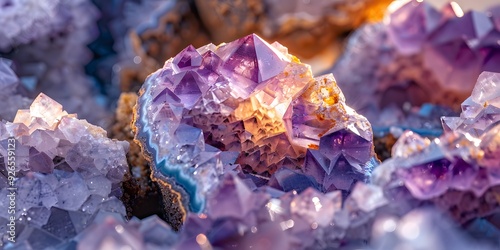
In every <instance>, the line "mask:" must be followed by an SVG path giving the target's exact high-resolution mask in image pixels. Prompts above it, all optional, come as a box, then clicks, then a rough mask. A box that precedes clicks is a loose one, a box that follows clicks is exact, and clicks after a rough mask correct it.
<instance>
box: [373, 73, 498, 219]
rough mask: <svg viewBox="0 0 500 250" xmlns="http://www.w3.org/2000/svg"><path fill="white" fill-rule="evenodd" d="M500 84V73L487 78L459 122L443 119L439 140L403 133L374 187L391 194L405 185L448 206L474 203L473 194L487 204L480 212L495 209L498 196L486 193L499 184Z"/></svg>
mask: <svg viewBox="0 0 500 250" xmlns="http://www.w3.org/2000/svg"><path fill="white" fill-rule="evenodd" d="M499 85H500V74H499V73H491V72H484V73H482V74H481V75H480V76H479V79H478V82H477V84H476V86H475V87H474V90H473V91H472V95H471V97H469V98H468V99H467V100H465V101H464V102H463V103H462V113H461V115H460V117H444V118H443V126H444V128H445V134H444V135H443V136H441V137H440V138H437V139H435V140H433V141H430V140H428V139H424V138H422V137H420V136H418V135H416V134H413V133H411V132H406V133H405V134H403V136H402V137H401V138H400V139H399V140H398V141H397V142H396V144H395V145H394V147H393V152H392V153H393V157H392V159H390V160H387V161H385V162H384V163H382V164H381V165H380V166H379V167H378V168H377V169H376V170H375V171H374V183H376V184H378V185H381V186H383V187H385V188H387V189H395V188H398V186H400V185H401V184H402V185H404V187H405V188H407V189H408V190H409V191H410V193H411V195H412V196H413V197H415V198H417V199H419V200H431V199H434V200H435V202H437V203H441V206H448V207H451V206H453V205H456V204H458V203H457V202H458V201H460V199H465V200H467V199H470V198H467V196H468V193H469V192H470V193H472V194H473V197H472V200H476V202H477V201H479V200H480V199H481V197H485V199H486V200H485V202H484V203H482V205H481V207H482V209H480V210H479V211H476V213H479V214H480V215H485V214H488V213H491V212H492V211H493V210H495V208H496V207H498V200H496V199H495V198H493V196H494V195H495V192H487V191H488V190H489V189H490V188H492V187H495V186H498V185H499V184H500V178H499V165H498V163H499V160H500V158H499V153H500V147H499V145H500V144H499V142H500V141H499V140H500V137H499V136H498V135H499V132H500V125H498V121H500V103H499V100H500V93H499V90H500V88H499V87H498V86H499ZM400 183H401V184H400ZM456 191H458V192H456ZM492 195H493V196H492ZM474 197H475V198H474ZM467 203H468V204H469V205H468V206H473V205H472V204H473V203H474V202H473V201H469V202H467ZM488 204H490V205H488ZM464 208H465V209H467V208H466V206H464ZM485 208H488V209H485ZM465 216H467V218H466V219H468V218H470V217H471V216H472V217H474V216H477V214H466V215H465Z"/></svg>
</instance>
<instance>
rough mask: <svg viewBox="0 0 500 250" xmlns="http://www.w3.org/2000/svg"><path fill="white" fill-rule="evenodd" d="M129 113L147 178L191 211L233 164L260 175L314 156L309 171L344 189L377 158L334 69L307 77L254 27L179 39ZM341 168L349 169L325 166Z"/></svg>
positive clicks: (296, 165)
mask: <svg viewBox="0 0 500 250" xmlns="http://www.w3.org/2000/svg"><path fill="white" fill-rule="evenodd" d="M136 112H137V114H136V117H135V126H136V139H138V140H140V141H141V143H142V146H143V149H144V151H145V152H146V153H147V155H148V156H149V157H150V159H151V162H152V165H153V171H152V172H153V174H152V175H153V177H154V178H155V179H156V180H159V181H161V182H162V183H168V185H173V186H174V189H176V190H177V191H178V192H181V193H182V196H183V199H185V203H184V204H189V207H190V209H191V210H192V211H196V212H201V211H203V208H204V206H205V196H206V193H208V192H209V191H210V190H211V188H212V187H213V186H215V185H217V183H218V179H219V176H220V175H221V174H222V173H223V172H224V166H226V165H230V164H232V163H237V164H240V165H241V167H242V168H243V169H244V170H245V172H246V173H249V174H253V175H254V176H256V177H258V178H261V179H264V180H265V179H268V178H269V177H270V175H272V174H273V173H274V172H276V170H278V169H279V168H281V167H282V166H285V165H286V166H287V168H292V169H300V168H303V166H305V167H306V168H307V166H309V165H310V164H314V166H311V167H310V168H311V169H313V171H312V172H310V173H308V174H310V175H311V176H313V177H315V179H317V180H319V182H322V183H323V184H325V185H326V186H327V187H331V189H336V188H338V187H337V186H341V187H342V189H346V190H349V189H350V188H351V186H352V184H353V183H354V181H353V180H352V178H353V176H356V178H355V179H356V180H357V179H359V180H363V179H366V178H364V177H365V176H369V174H370V172H371V169H372V168H373V166H374V165H376V160H374V152H373V144H372V132H371V127H370V124H369V123H368V121H367V120H366V118H364V117H362V116H360V115H358V114H356V112H355V111H354V110H353V109H351V108H349V107H348V106H347V105H345V99H344V97H343V95H342V92H341V91H340V89H339V88H338V87H337V85H336V83H335V80H334V78H333V76H331V75H325V76H320V77H316V78H313V76H312V73H311V69H310V67H309V66H308V65H305V64H302V63H300V61H299V60H298V59H297V58H296V57H294V56H292V55H290V54H288V53H287V50H286V48H285V47H283V46H282V45H280V44H279V43H273V44H268V43H267V42H265V41H264V40H262V39H261V38H260V37H258V36H257V35H254V34H252V35H249V36H246V37H243V38H241V39H238V40H236V41H233V42H231V43H228V44H221V45H219V46H215V45H213V44H208V45H206V46H204V47H201V48H199V49H195V48H194V47H192V46H189V47H187V48H186V49H184V50H183V51H182V52H181V53H179V54H178V55H177V56H175V57H174V58H171V59H169V60H168V61H167V62H166V63H165V66H164V67H163V68H162V69H160V70H158V71H156V72H155V73H153V74H152V75H151V76H150V77H149V78H148V79H147V80H146V82H145V84H144V85H143V87H142V89H141V91H140V97H139V100H138V104H137V108H136ZM308 152H310V154H311V156H310V158H311V160H307V159H308V158H309V156H307V155H308V154H309V153H308ZM304 159H306V162H305V163H304ZM309 162H314V163H309ZM304 164H305V165H304ZM340 168H342V169H344V170H346V171H347V170H349V171H348V172H349V173H352V176H351V175H350V174H349V175H346V176H345V178H344V179H342V178H337V177H338V176H337V175H335V174H332V173H333V172H335V171H334V170H335V169H337V170H338V169H340ZM325 176H329V177H331V178H326V177H325ZM326 189H328V188H326ZM188 200H189V202H188Z"/></svg>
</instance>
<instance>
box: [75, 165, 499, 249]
mask: <svg viewBox="0 0 500 250" xmlns="http://www.w3.org/2000/svg"><path fill="white" fill-rule="evenodd" d="M240 176H241V173H240ZM296 184H298V183H296ZM389 203H390V202H389V200H388V199H387V198H386V196H384V192H383V189H382V188H381V187H378V186H374V185H370V184H364V183H358V184H357V185H356V186H355V188H354V189H353V190H352V192H351V194H350V195H349V196H348V197H347V198H343V196H342V194H341V192H340V191H333V192H328V193H322V192H320V191H318V190H316V189H314V188H313V187H309V188H307V189H305V190H304V191H302V192H300V193H297V192H296V191H290V192H287V193H285V192H281V191H279V190H275V189H273V188H271V187H260V188H257V187H256V186H255V183H254V182H253V181H252V180H250V179H247V178H241V177H239V176H238V175H236V174H234V173H228V174H226V175H225V176H224V177H223V179H222V181H221V182H220V184H219V185H218V187H216V188H215V190H214V192H212V193H211V194H210V199H209V202H208V204H207V209H206V210H205V212H204V213H202V214H196V213H189V214H188V215H187V219H186V222H185V224H184V226H183V228H182V229H181V230H180V231H179V232H177V233H175V232H172V230H171V229H170V228H169V227H168V226H167V225H165V224H164V223H162V221H160V220H159V219H158V218H156V217H152V218H147V219H145V220H142V221H141V222H139V221H137V220H135V219H132V220H131V221H130V222H128V223H126V222H123V220H121V219H120V217H119V216H116V215H115V216H114V217H113V216H112V214H107V217H104V216H101V217H100V218H99V220H94V221H95V224H94V225H93V226H91V227H89V228H88V229H87V230H86V231H85V232H84V233H83V235H81V236H78V237H77V239H80V241H79V244H78V249H89V250H90V249H93V250H104V249H121V248H123V247H134V249H157V248H158V247H162V248H167V249H233V248H234V249H366V250H387V249H401V248H402V247H405V248H404V249H412V250H418V249H438V250H444V249H449V248H450V247H452V248H453V249H459V250H466V249H471V248H474V249H481V250H487V249H495V248H492V247H490V245H487V244H483V243H479V242H478V241H476V240H472V239H470V238H469V237H468V236H467V235H466V234H465V233H464V232H461V231H460V230H459V228H458V227H457V226H456V225H454V224H453V223H450V221H449V220H448V218H446V217H443V215H442V213H440V212H438V211H436V210H430V209H412V210H411V211H410V212H409V213H403V214H401V213H397V212H391V211H389V209H390V207H391V204H389ZM392 206H396V207H398V206H401V203H397V202H396V203H393V204H392ZM478 231H479V230H478ZM483 231H484V229H483ZM450 241H451V242H450Z"/></svg>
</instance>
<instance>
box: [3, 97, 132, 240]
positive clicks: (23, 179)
mask: <svg viewBox="0 0 500 250" xmlns="http://www.w3.org/2000/svg"><path fill="white" fill-rule="evenodd" d="M0 128H3V130H4V132H2V133H1V134H0V141H1V142H0V145H1V146H0V155H2V156H3V157H1V159H2V162H1V165H3V166H7V164H8V163H7V159H8V157H7V155H8V154H7V145H8V140H9V139H8V138H14V139H15V144H16V149H15V153H16V155H18V156H17V158H18V159H16V160H17V162H16V163H17V164H19V165H17V169H16V171H17V176H16V177H17V180H16V181H15V187H17V194H16V209H15V211H14V214H8V213H7V211H8V209H7V207H8V204H9V202H8V196H7V194H9V190H8V188H9V186H7V185H2V186H1V191H0V193H2V194H3V196H2V197H3V198H1V199H0V208H2V210H1V211H2V212H0V217H2V218H5V219H8V218H10V216H13V215H15V217H16V223H17V225H18V228H19V234H18V235H19V237H18V239H17V243H16V246H19V247H25V246H29V247H31V248H38V247H39V246H41V245H39V244H45V243H50V244H53V246H56V245H57V244H59V243H60V242H59V243H56V242H51V241H50V237H48V236H47V237H48V238H46V239H45V240H43V241H37V240H33V239H32V238H31V237H35V235H43V234H49V235H53V236H54V237H56V238H57V239H69V238H72V237H74V236H76V234H78V233H79V232H81V231H82V230H83V229H84V228H86V227H87V225H88V222H89V219H90V217H91V216H92V215H93V214H94V213H95V212H96V211H98V210H102V211H113V212H117V213H120V214H122V215H124V214H125V208H124V206H123V204H122V202H121V201H119V200H118V199H117V198H116V197H113V195H112V194H111V186H112V185H120V183H121V181H122V180H123V178H124V175H125V174H126V173H127V172H128V164H127V163H126V158H125V153H126V151H127V150H128V143H126V142H120V141H115V140H111V139H108V138H107V137H106V132H105V131H104V130H103V129H101V128H99V127H97V126H94V125H91V124H89V123H88V122H86V121H85V120H78V119H77V118H76V115H71V114H68V113H67V112H66V111H64V110H63V107H62V106H61V105H60V104H59V103H57V102H55V101H54V100H52V99H50V98H49V97H47V96H46V95H44V94H40V95H39V96H38V97H37V98H36V99H35V100H34V102H33V103H32V104H31V106H30V108H29V109H26V110H19V112H18V113H17V115H16V117H15V118H14V121H13V122H2V123H1V125H0ZM6 174H7V173H3V174H2V176H3V177H4V178H6V176H4V175H6ZM4 211H5V213H4ZM77 218H79V219H77ZM24 237H25V238H24ZM23 244H24V245H23Z"/></svg>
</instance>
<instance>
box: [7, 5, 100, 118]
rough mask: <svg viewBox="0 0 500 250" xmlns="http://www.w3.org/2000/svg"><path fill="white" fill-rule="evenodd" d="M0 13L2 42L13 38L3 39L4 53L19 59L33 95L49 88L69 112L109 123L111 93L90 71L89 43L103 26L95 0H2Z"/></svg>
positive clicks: (18, 66) (22, 79)
mask: <svg viewBox="0 0 500 250" xmlns="http://www.w3.org/2000/svg"><path fill="white" fill-rule="evenodd" d="M0 13H1V14H0V20H1V23H2V24H3V25H4V28H3V29H2V32H1V33H0V40H1V41H2V42H0V43H4V42H5V43H7V44H6V45H5V46H2V45H1V44H0V56H1V57H5V58H8V59H10V60H12V61H13V62H14V65H15V72H16V74H17V75H18V76H19V79H20V82H21V84H22V85H23V87H25V88H26V89H27V90H28V94H29V95H30V97H32V98H34V97H36V96H37V95H38V94H39V93H41V92H43V93H45V94H47V95H49V96H51V97H52V98H54V99H55V100H56V101H58V102H59V103H61V104H62V105H64V107H65V108H66V109H67V110H68V111H69V112H72V113H78V114H79V115H80V117H82V118H85V119H87V120H89V121H90V122H92V123H94V124H98V125H101V126H105V125H107V124H106V123H109V121H107V120H106V119H107V118H108V115H109V114H107V113H106V111H105V108H104V107H103V105H102V104H104V103H105V99H104V98H102V96H99V93H98V90H97V89H96V88H94V86H93V82H92V81H91V80H90V79H89V77H88V76H87V75H85V71H84V65H85V64H86V63H88V61H90V59H91V56H92V55H91V54H90V51H89V50H88V48H87V44H88V43H90V42H91V41H92V39H94V37H95V34H96V31H97V30H96V25H95V20H96V19H97V16H98V12H97V9H96V8H95V6H94V5H93V4H92V3H91V2H90V1H89V0H75V1H38V0H22V1H10V0H9V1H3V2H2V4H1V7H0ZM27 13H29V14H27ZM2 36H6V39H3V38H2ZM99 97H101V98H100V100H98V99H99Z"/></svg>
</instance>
